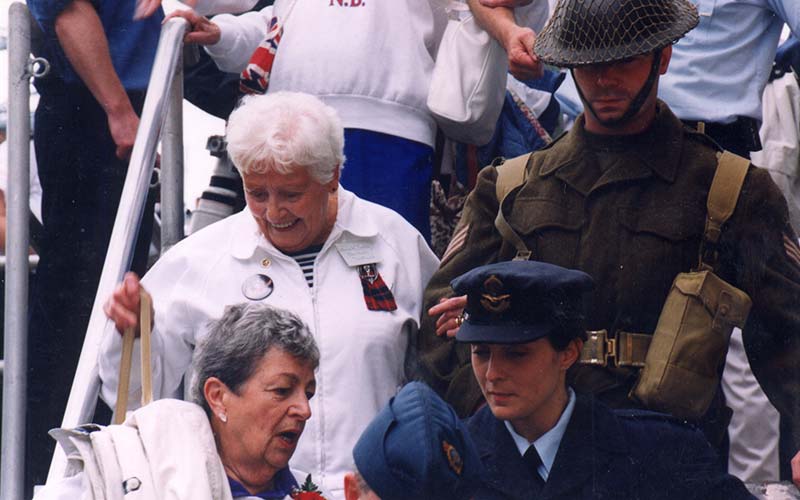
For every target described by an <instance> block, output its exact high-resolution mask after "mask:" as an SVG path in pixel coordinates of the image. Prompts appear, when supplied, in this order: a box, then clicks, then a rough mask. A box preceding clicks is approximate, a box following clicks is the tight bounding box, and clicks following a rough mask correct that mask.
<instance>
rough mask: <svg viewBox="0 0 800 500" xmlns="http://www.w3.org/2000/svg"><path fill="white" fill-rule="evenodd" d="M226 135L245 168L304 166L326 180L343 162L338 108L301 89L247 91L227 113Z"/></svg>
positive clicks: (250, 170)
mask: <svg viewBox="0 0 800 500" xmlns="http://www.w3.org/2000/svg"><path fill="white" fill-rule="evenodd" d="M226 140H227V143H228V146H227V149H228V155H229V156H230V158H231V161H233V164H234V165H236V168H237V169H239V173H241V174H250V173H253V174H263V173H265V172H267V171H269V170H271V169H272V170H274V171H276V172H279V173H282V174H286V173H289V172H291V171H292V169H294V168H296V167H304V168H306V169H308V173H309V174H310V175H311V177H313V178H314V179H315V180H316V181H317V182H320V183H322V184H324V183H326V182H329V181H330V180H331V179H333V177H334V175H335V173H336V169H337V167H338V168H339V169H341V168H342V167H343V166H344V159H345V158H344V128H343V127H342V122H341V120H340V119H339V116H338V115H337V114H336V111H335V110H334V109H333V108H331V107H330V106H327V105H326V104H324V103H323V102H322V101H320V100H319V99H317V98H316V97H314V96H311V95H308V94H302V93H299V92H274V93H269V94H265V95H257V96H246V97H244V98H243V99H242V100H241V101H240V103H239V106H238V107H237V108H236V109H235V110H234V111H233V113H231V116H230V117H229V118H228V128H227V132H226Z"/></svg>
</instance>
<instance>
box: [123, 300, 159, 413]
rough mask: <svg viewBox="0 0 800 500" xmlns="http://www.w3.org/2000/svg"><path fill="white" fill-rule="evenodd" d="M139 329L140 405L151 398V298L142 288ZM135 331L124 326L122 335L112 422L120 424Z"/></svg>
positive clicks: (126, 397)
mask: <svg viewBox="0 0 800 500" xmlns="http://www.w3.org/2000/svg"><path fill="white" fill-rule="evenodd" d="M139 310H140V313H139V315H140V316H139V329H140V330H141V339H140V344H141V345H140V346H139V351H140V354H141V363H142V406H144V405H146V404H148V403H150V402H151V401H152V400H153V383H152V378H151V377H152V368H151V364H150V332H151V328H152V325H151V323H152V321H151V318H152V311H153V299H152V298H151V297H150V294H149V293H147V292H146V291H145V289H144V288H141V289H140V293H139ZM135 336H136V332H135V331H134V329H133V328H126V329H125V334H124V335H123V337H122V356H121V359H120V366H119V382H118V385H117V404H116V407H115V409H114V423H115V424H121V423H122V422H123V421H124V420H125V412H126V411H127V410H128V390H129V387H130V380H131V363H132V361H133V340H134V337H135Z"/></svg>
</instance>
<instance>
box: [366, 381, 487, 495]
mask: <svg viewBox="0 0 800 500" xmlns="http://www.w3.org/2000/svg"><path fill="white" fill-rule="evenodd" d="M353 458H354V459H355V463H356V468H357V469H358V472H359V473H360V474H361V476H362V477H363V478H364V480H365V481H366V482H367V484H368V485H369V487H370V488H371V489H372V490H373V491H374V492H375V493H376V494H377V495H378V496H379V497H380V498H381V499H382V500H432V499H436V500H466V499H469V498H471V497H472V495H473V494H474V493H475V491H476V490H477V488H478V487H479V486H480V485H481V484H482V481H483V464H482V463H481V460H480V457H479V456H478V452H477V449H476V448H475V445H474V443H473V442H472V439H471V438H470V436H469V432H468V431H467V429H466V427H465V426H464V425H463V424H462V423H461V420H460V419H459V418H458V415H456V412H455V411H454V410H453V409H452V408H451V407H450V406H449V405H448V404H447V403H445V402H444V401H443V400H442V399H441V398H440V397H439V396H438V395H437V394H436V393H435V392H433V390H432V389H431V388H430V387H428V386H427V385H425V384H423V383H421V382H411V383H409V384H407V385H406V386H405V387H403V388H402V389H401V390H400V392H399V393H398V394H397V396H395V397H393V398H392V399H391V400H390V401H389V403H388V404H387V405H386V406H385V407H384V408H383V409H382V410H381V411H380V413H378V415H377V416H376V417H375V418H374V419H373V420H372V422H370V424H369V426H367V428H366V429H365V430H364V432H363V433H362V434H361V437H360V438H359V440H358V442H357V443H356V446H355V448H353Z"/></svg>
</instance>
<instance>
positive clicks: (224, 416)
mask: <svg viewBox="0 0 800 500" xmlns="http://www.w3.org/2000/svg"><path fill="white" fill-rule="evenodd" d="M217 417H218V418H219V419H220V421H221V422H222V423H223V424H224V423H226V422H227V421H228V415H227V414H225V413H224V412H219V413H217Z"/></svg>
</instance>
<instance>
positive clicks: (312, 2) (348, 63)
mask: <svg viewBox="0 0 800 500" xmlns="http://www.w3.org/2000/svg"><path fill="white" fill-rule="evenodd" d="M446 3H447V2H445V1H443V0H343V1H340V0H277V1H276V2H275V5H274V13H275V14H276V15H277V16H278V19H280V20H283V21H282V23H283V26H284V33H283V39H282V40H281V42H280V46H279V47H278V54H277V56H276V58H275V66H274V67H273V72H272V74H271V76H270V87H269V90H270V91H277V90H292V91H298V92H306V93H309V94H313V95H315V96H317V97H319V98H321V99H322V100H323V101H324V102H325V103H326V104H328V105H330V106H332V107H333V108H335V109H336V110H337V111H338V113H339V115H340V117H341V119H342V122H343V124H344V126H345V127H346V128H360V129H366V130H371V131H376V132H383V133H386V134H390V135H394V136H399V137H404V138H406V139H411V140H414V141H418V142H422V143H424V144H428V145H431V146H432V145H433V144H434V141H435V136H436V124H435V122H434V120H433V118H432V117H431V115H430V113H429V112H428V110H427V107H426V105H425V101H426V99H427V95H428V88H429V87H430V78H431V73H432V72H433V63H434V59H435V57H436V50H437V49H438V44H439V40H440V39H441V36H442V33H443V32H444V28H445V25H446V24H447V14H446V12H445V9H444V7H445V5H446ZM271 15H272V9H269V8H267V9H264V10H263V11H261V12H259V13H251V14H245V15H244V16H239V17H238V18H236V17H234V16H217V17H216V18H215V19H214V22H216V23H217V24H218V25H219V26H220V28H221V32H222V39H221V40H220V41H219V43H217V44H216V45H213V46H211V47H208V48H207V51H208V53H209V54H210V55H211V56H212V57H214V59H215V60H217V64H218V65H219V66H220V68H221V69H223V70H226V71H241V70H242V69H243V68H244V66H245V65H246V64H247V61H248V60H249V58H250V55H251V54H252V53H253V50H254V49H255V47H256V46H257V45H258V43H260V42H261V41H262V40H263V38H264V34H265V32H266V23H267V22H268V21H269V19H270V17H271Z"/></svg>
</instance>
